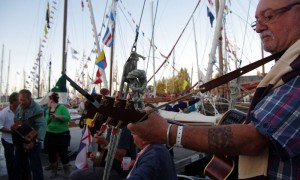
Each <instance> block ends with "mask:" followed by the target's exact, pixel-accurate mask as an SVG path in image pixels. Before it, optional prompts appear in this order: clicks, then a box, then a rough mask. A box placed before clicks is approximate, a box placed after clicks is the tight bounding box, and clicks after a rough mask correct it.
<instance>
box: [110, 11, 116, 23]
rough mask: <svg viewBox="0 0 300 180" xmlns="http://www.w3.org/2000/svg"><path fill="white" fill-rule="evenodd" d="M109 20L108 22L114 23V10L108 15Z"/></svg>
mask: <svg viewBox="0 0 300 180" xmlns="http://www.w3.org/2000/svg"><path fill="white" fill-rule="evenodd" d="M109 20H110V22H112V23H113V22H115V20H116V10H114V9H112V10H111V11H110V13H109Z"/></svg>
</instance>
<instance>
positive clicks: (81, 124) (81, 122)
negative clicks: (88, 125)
mask: <svg viewBox="0 0 300 180" xmlns="http://www.w3.org/2000/svg"><path fill="white" fill-rule="evenodd" d="M84 104H85V99H82V100H80V103H79V106H78V114H79V115H80V116H81V117H80V120H79V127H80V128H81V129H82V128H84V125H85V119H86V118H85V113H84V110H85V105H84Z"/></svg>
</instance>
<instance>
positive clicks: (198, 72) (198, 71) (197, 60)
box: [191, 16, 201, 85]
mask: <svg viewBox="0 0 300 180" xmlns="http://www.w3.org/2000/svg"><path fill="white" fill-rule="evenodd" d="M193 31H194V39H195V50H196V64H197V74H198V84H199V85H200V80H201V75H200V69H199V59H198V46H197V38H196V30H195V21H194V16H193ZM191 76H192V77H193V74H191ZM191 83H192V81H191Z"/></svg>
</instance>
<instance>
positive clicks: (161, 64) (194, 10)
mask: <svg viewBox="0 0 300 180" xmlns="http://www.w3.org/2000/svg"><path fill="white" fill-rule="evenodd" d="M200 2H201V0H199V1H198V3H197V5H196V7H195V9H194V11H193V13H192V15H191V17H190V18H189V20H188V22H187V23H186V25H185V27H184V28H183V30H182V32H181V34H180V35H179V37H178V39H177V40H176V42H175V44H174V46H173V47H172V49H171V51H170V52H169V54H168V56H167V57H166V59H165V61H164V62H163V63H162V64H161V65H160V66H159V68H158V69H157V70H156V71H155V73H154V74H153V75H152V76H151V77H150V79H149V80H148V81H147V82H148V83H149V82H150V81H151V79H152V78H153V77H154V75H155V74H156V73H157V72H158V71H159V70H160V69H161V68H162V66H163V65H164V64H165V63H166V62H167V61H168V59H169V57H170V56H171V54H172V52H173V51H174V49H175V47H176V45H177V43H178V42H179V40H180V39H181V37H182V35H183V33H184V31H185V30H186V28H187V26H188V25H189V23H190V21H191V19H192V17H193V15H194V14H195V12H196V10H197V8H198V6H199V4H200Z"/></svg>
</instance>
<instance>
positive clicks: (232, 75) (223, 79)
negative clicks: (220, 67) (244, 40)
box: [140, 51, 284, 121]
mask: <svg viewBox="0 0 300 180" xmlns="http://www.w3.org/2000/svg"><path fill="white" fill-rule="evenodd" d="M283 53H284V51H282V52H279V53H276V54H273V55H270V56H268V57H265V58H263V59H260V60H258V61H256V62H254V63H251V64H248V65H246V66H244V67H242V68H239V69H236V70H234V71H231V72H229V73H227V74H224V75H222V76H220V77H218V78H216V79H213V80H211V81H208V82H206V83H204V84H202V85H201V86H199V91H200V92H202V93H204V92H207V91H209V90H212V89H214V88H216V87H218V86H220V85H222V84H225V83H228V82H229V81H231V80H233V79H236V78H238V77H240V76H241V75H243V74H246V73H248V72H250V71H252V70H253V69H256V68H258V67H260V66H262V65H264V64H266V63H268V62H270V61H272V60H274V59H277V58H279V57H280V56H281V55H282V54H283ZM197 85H198V83H196V84H195V85H193V87H192V88H191V89H193V88H195V87H196V86H197ZM194 93H195V92H191V93H188V94H186V95H184V96H181V97H178V98H175V99H173V100H171V101H169V102H167V103H164V104H162V105H160V106H158V107H156V108H153V109H151V110H150V111H148V112H147V114H150V113H152V112H154V111H157V110H158V109H161V108H163V107H165V106H167V105H169V104H172V103H175V102H177V101H180V100H182V99H185V98H187V97H190V96H192V95H193V94H194ZM146 116H147V115H145V117H146ZM143 119H144V118H141V120H140V121H142V120H143Z"/></svg>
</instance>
